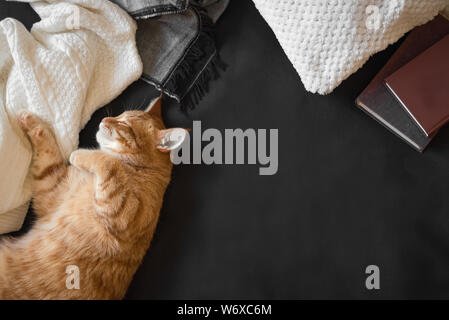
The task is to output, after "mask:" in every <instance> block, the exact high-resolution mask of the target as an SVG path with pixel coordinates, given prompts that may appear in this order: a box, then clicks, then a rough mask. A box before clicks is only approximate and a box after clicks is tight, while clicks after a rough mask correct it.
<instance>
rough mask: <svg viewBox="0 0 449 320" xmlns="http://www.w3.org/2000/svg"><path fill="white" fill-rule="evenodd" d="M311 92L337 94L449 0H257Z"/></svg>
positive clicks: (448, 3) (258, 7) (448, 2)
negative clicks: (368, 63) (375, 57)
mask: <svg viewBox="0 0 449 320" xmlns="http://www.w3.org/2000/svg"><path fill="white" fill-rule="evenodd" d="M253 1H254V3H255V4H256V7H257V9H258V10H259V11H260V13H261V15H262V16H263V17H264V18H265V20H266V21H267V22H268V24H269V25H270V27H271V28H272V29H273V31H274V33H275V35H276V37H277V38H278V40H279V43H280V44H281V46H282V48H283V49H284V51H285V53H286V54H287V56H288V58H289V59H290V61H291V62H292V64H293V66H294V67H295V69H296V71H297V72H298V74H299V76H300V77H301V80H302V82H303V84H304V86H305V88H306V90H307V91H310V92H313V93H319V94H328V93H330V92H332V91H333V90H334V89H335V88H336V87H337V86H338V85H340V83H341V82H342V81H343V80H345V79H346V78H347V77H349V76H350V75H351V74H352V73H354V72H355V71H357V70H358V69H359V68H360V67H362V66H363V64H364V63H365V62H366V61H367V60H368V59H369V57H370V56H371V55H373V54H374V53H376V52H378V51H381V50H383V49H385V48H386V47H387V46H388V45H389V44H392V43H394V42H396V41H397V40H398V39H399V38H401V37H402V36H403V35H404V34H405V33H406V32H408V31H409V30H411V29H412V28H414V27H415V26H418V25H421V24H424V23H426V22H428V21H430V20H431V19H432V18H434V17H435V16H436V15H437V14H438V12H439V11H441V10H443V9H444V8H445V7H446V6H448V5H449V0H276V1H273V0H253Z"/></svg>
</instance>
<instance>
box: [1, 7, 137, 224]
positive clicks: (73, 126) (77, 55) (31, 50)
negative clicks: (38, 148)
mask: <svg viewBox="0 0 449 320" xmlns="http://www.w3.org/2000/svg"><path fill="white" fill-rule="evenodd" d="M20 1H22V2H31V3H32V4H31V5H32V7H33V9H34V10H35V11H36V12H37V13H38V14H39V16H40V17H41V21H40V22H38V23H36V24H35V25H34V26H33V28H32V30H31V32H28V31H27V30H26V28H25V27H24V26H23V25H22V24H21V23H20V22H19V21H16V20H14V19H9V18H8V19H5V20H3V21H1V22H0V176H1V177H2V178H1V179H0V233H7V232H11V231H15V230H18V229H20V227H21V225H22V223H23V219H24V216H25V214H26V209H27V203H28V202H29V200H30V197H31V192H30V179H31V178H30V177H29V176H28V169H29V166H30V163H31V158H32V150H31V146H30V144H29V142H28V140H27V139H26V137H25V136H24V134H23V133H22V131H21V129H20V128H19V127H18V125H17V121H16V117H17V115H18V113H19V112H20V111H21V110H29V111H30V112H32V113H34V114H36V115H38V116H40V117H41V118H43V119H44V120H46V121H47V122H48V123H49V124H50V125H51V126H52V128H53V130H54V132H55V134H56V138H57V141H58V143H59V145H60V147H61V150H62V152H63V154H64V155H65V156H66V157H68V156H69V155H70V153H71V152H72V151H73V150H74V149H75V148H76V147H77V145H78V134H79V131H80V130H81V129H82V127H83V126H84V125H85V124H86V123H87V121H88V120H89V118H90V116H91V115H92V113H93V112H94V111H95V110H96V109H98V108H99V107H101V106H103V105H105V104H107V103H108V102H110V101H111V100H112V99H114V98H115V97H116V96H118V95H119V94H120V93H121V92H122V91H123V90H124V89H125V88H126V87H127V86H128V85H129V84H130V83H132V82H133V81H135V80H137V79H138V78H139V77H140V75H141V73H142V63H141V60H140V57H139V54H138V52H137V48H136V44H135V32H136V24H135V22H134V21H133V20H132V18H131V17H129V16H128V14H127V13H126V12H124V11H123V10H122V9H120V8H119V7H118V6H117V5H115V4H113V3H111V2H109V1H107V0H46V1H36V0H20Z"/></svg>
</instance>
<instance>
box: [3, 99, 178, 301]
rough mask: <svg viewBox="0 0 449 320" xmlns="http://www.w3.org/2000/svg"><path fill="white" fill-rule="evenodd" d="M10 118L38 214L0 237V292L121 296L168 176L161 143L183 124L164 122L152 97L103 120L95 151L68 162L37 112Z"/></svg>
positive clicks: (147, 236)
mask: <svg viewBox="0 0 449 320" xmlns="http://www.w3.org/2000/svg"><path fill="white" fill-rule="evenodd" d="M19 123H20V125H21V127H22V128H23V130H24V131H25V132H26V134H27V135H28V137H29V139H30V141H31V144H32V146H33V151H34V152H33V154H34V158H33V163H32V168H31V174H32V175H33V197H34V198H33V207H34V210H35V212H36V215H37V217H38V219H37V221H36V223H35V225H34V226H33V228H32V229H31V230H30V231H29V232H28V233H27V234H26V235H25V236H23V237H21V238H18V239H6V240H3V241H1V242H0V299H120V298H123V296H124V295H125V293H126V290H127V288H128V286H129V284H130V282H131V280H132V277H133V276H134V273H135V272H136V270H137V268H138V266H139V264H140V263H141V261H142V258H143V256H144V254H145V252H146V251H147V249H148V247H149V245H150V241H151V238H152V236H153V233H154V230H155V227H156V223H157V221H158V217H159V211H160V209H161V206H162V199H163V196H164V193H165V189H166V187H167V185H168V183H169V181H170V176H171V170H172V164H171V161H170V156H169V151H170V150H171V149H173V147H174V145H173V144H172V145H167V144H166V142H167V141H168V140H170V135H171V134H173V131H174V130H175V131H176V130H177V131H176V132H178V133H179V131H180V130H181V131H184V130H183V129H169V130H165V126H164V124H163V122H162V117H161V99H160V98H159V99H157V100H156V101H155V102H154V103H153V104H152V105H151V106H150V107H149V109H148V110H146V111H127V112H125V113H123V114H122V115H120V116H118V117H116V118H105V119H103V121H102V122H101V124H100V129H99V131H98V133H97V141H98V143H99V145H100V149H99V150H82V149H80V150H77V151H74V152H73V153H72V154H71V156H70V164H67V163H66V162H65V161H64V159H63V157H62V156H61V153H60V151H59V148H58V146H57V143H56V140H55V138H54V136H53V134H52V132H51V131H50V129H49V128H48V127H47V126H46V125H45V124H44V123H43V122H42V121H41V120H40V119H38V118H37V117H35V116H34V115H32V114H29V113H22V114H21V115H20V116H19ZM73 268H75V269H73ZM71 270H76V271H77V272H79V278H78V279H79V289H77V286H76V285H74V286H70V284H76V279H75V278H74V279H73V283H72V282H71V281H72V279H70V281H68V277H69V276H71V274H70V271H71ZM67 272H69V273H67ZM73 275H75V273H74V274H73ZM68 284H69V285H68Z"/></svg>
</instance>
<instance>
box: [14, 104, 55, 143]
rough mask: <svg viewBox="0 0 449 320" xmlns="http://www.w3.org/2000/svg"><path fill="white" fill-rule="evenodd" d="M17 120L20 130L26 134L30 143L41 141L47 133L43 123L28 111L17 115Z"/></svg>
mask: <svg viewBox="0 0 449 320" xmlns="http://www.w3.org/2000/svg"><path fill="white" fill-rule="evenodd" d="M17 120H18V121H19V124H20V126H21V127H22V129H23V130H24V131H25V132H26V133H27V134H28V136H29V137H30V138H31V140H32V141H34V140H41V139H43V138H44V137H45V136H46V135H47V134H49V132H48V128H47V126H46V125H45V123H44V122H43V121H42V120H41V119H39V118H38V117H37V116H35V115H34V114H32V113H29V112H28V111H22V112H20V113H19V115H18V117H17Z"/></svg>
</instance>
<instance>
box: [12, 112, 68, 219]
mask: <svg viewBox="0 0 449 320" xmlns="http://www.w3.org/2000/svg"><path fill="white" fill-rule="evenodd" d="M18 120H19V124H20V126H21V127H22V129H23V130H24V132H25V133H26V134H27V135H28V138H29V140H30V142H31V144H32V147H33V162H32V165H31V173H32V176H33V183H32V188H33V197H34V199H33V206H34V209H35V211H36V214H37V215H39V216H43V215H45V214H46V213H47V212H50V211H52V210H53V209H54V208H55V207H56V206H57V205H58V191H59V190H58V188H57V186H58V185H59V184H60V182H61V180H62V179H63V178H64V176H66V174H67V164H66V162H65V160H64V158H63V157H62V154H61V151H60V149H59V146H58V144H57V142H56V138H55V136H54V135H53V133H52V132H51V130H50V128H49V127H48V126H47V124H46V123H45V122H44V121H42V120H41V119H40V118H38V117H37V116H35V115H33V114H31V113H29V112H26V111H24V112H21V113H20V114H19V117H18Z"/></svg>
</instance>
